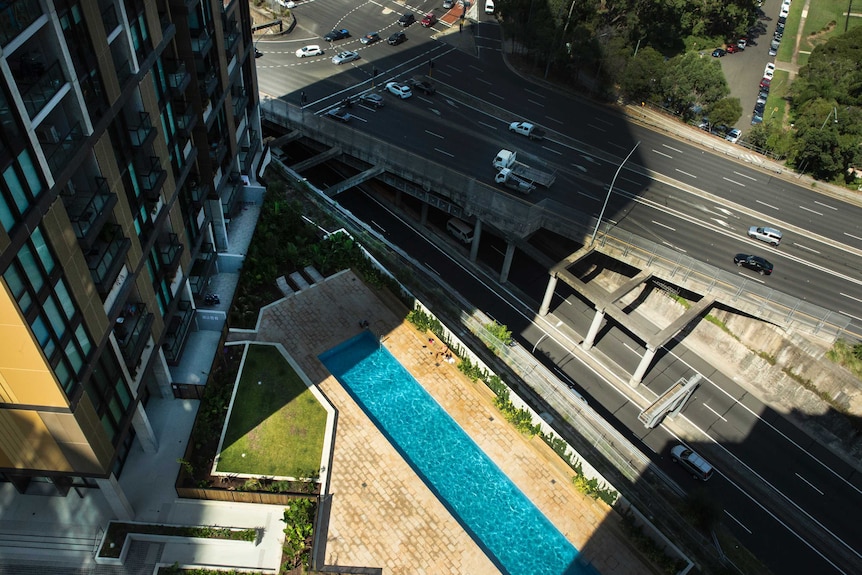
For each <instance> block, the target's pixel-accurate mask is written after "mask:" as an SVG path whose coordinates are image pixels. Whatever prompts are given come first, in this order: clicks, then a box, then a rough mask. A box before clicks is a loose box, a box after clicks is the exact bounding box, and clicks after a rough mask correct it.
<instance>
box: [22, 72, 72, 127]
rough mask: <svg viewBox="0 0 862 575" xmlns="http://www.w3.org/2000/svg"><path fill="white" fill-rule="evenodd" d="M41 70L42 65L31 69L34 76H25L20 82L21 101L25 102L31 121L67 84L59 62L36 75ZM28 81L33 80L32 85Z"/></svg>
mask: <svg viewBox="0 0 862 575" xmlns="http://www.w3.org/2000/svg"><path fill="white" fill-rule="evenodd" d="M40 69H41V65H39V66H35V67H32V68H29V70H30V71H31V72H33V73H34V74H27V75H24V76H25V77H24V78H22V79H21V80H20V81H19V82H18V87H19V89H21V99H22V100H24V107H25V108H27V113H28V114H29V115H30V119H31V120H32V119H33V118H35V117H36V115H37V114H38V113H39V112H41V111H42V109H43V108H44V107H45V106H46V105H47V104H48V102H50V101H51V98H53V97H54V96H56V95H57V92H59V91H60V88H62V87H63V85H64V84H65V83H66V78H65V77H63V69H62V68H61V67H60V61H59V60H56V61H55V62H54V63H53V64H51V65H50V66H49V67H48V69H47V70H44V71H43V72H41V73H36V71H37V70H40ZM28 80H32V83H31V82H30V81H28Z"/></svg>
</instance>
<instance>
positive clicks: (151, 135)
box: [129, 112, 156, 150]
mask: <svg viewBox="0 0 862 575" xmlns="http://www.w3.org/2000/svg"><path fill="white" fill-rule="evenodd" d="M155 139H156V129H155V128H153V123H152V122H151V121H150V115H149V114H148V113H147V112H138V118H137V122H136V125H135V126H132V127H130V128H129V140H130V141H131V142H132V146H134V147H135V148H136V149H137V150H141V149H143V148H146V147H148V146H151V145H152V144H153V140H155Z"/></svg>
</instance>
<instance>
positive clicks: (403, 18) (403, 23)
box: [398, 12, 416, 28]
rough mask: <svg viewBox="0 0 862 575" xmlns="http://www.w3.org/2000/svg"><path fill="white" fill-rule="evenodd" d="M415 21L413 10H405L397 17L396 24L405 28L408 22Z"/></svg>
mask: <svg viewBox="0 0 862 575" xmlns="http://www.w3.org/2000/svg"><path fill="white" fill-rule="evenodd" d="M415 21H416V16H414V15H413V12H407V13H406V14H404V15H403V16H401V18H399V19H398V25H399V26H403V27H404V28H406V27H407V26H409V25H410V24H412V23H413V22H415Z"/></svg>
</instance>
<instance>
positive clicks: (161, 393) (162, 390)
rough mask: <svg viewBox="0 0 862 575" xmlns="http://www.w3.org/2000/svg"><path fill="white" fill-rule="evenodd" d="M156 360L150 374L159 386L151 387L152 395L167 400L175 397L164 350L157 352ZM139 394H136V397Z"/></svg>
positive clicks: (160, 349)
mask: <svg viewBox="0 0 862 575" xmlns="http://www.w3.org/2000/svg"><path fill="white" fill-rule="evenodd" d="M153 353H155V354H156V357H155V359H154V360H153V361H152V364H151V365H152V368H151V369H150V373H152V374H153V380H155V382H156V384H157V385H149V386H148V387H149V389H150V395H152V396H154V397H163V398H165V399H167V398H169V397H173V396H174V391H173V389H172V388H171V369H170V367H169V366H168V361H167V360H166V359H165V352H164V351H162V348H159V349H157V350H155V351H154V352H153ZM137 395H138V394H137V393H135V396H137Z"/></svg>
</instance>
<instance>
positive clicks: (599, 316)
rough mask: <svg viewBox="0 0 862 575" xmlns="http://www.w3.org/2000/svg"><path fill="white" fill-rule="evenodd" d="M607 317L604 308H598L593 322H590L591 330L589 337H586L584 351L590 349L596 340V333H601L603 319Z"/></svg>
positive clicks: (582, 345) (582, 346)
mask: <svg viewBox="0 0 862 575" xmlns="http://www.w3.org/2000/svg"><path fill="white" fill-rule="evenodd" d="M604 318H605V310H604V308H596V315H594V316H593V322H592V323H591V324H590V330H589V331H588V332H587V337H585V338H584V341H583V343H582V344H581V348H582V349H583V350H584V351H590V349H591V348H592V347H593V343H595V341H596V335H597V334H598V333H599V328H600V327H602V320H603V319H604Z"/></svg>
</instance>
